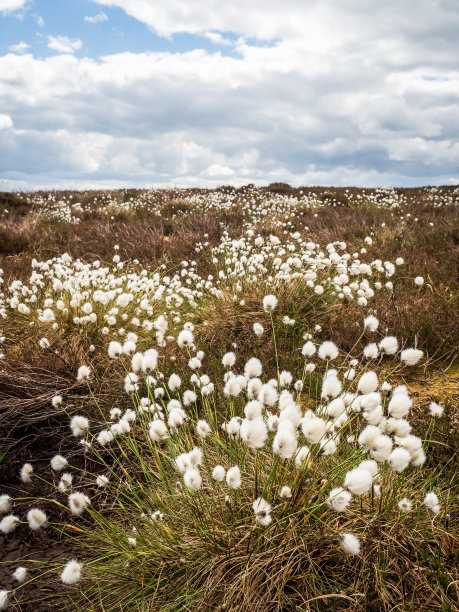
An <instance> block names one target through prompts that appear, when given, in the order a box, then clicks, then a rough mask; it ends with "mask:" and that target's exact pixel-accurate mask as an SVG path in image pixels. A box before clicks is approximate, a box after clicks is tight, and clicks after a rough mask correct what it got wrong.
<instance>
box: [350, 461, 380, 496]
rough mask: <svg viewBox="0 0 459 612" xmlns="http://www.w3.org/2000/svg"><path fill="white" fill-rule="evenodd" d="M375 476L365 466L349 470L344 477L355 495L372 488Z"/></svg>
mask: <svg viewBox="0 0 459 612" xmlns="http://www.w3.org/2000/svg"><path fill="white" fill-rule="evenodd" d="M372 482H373V478H372V476H371V474H370V472H369V471H368V470H365V469H363V468H360V467H358V468H354V469H353V470H350V471H349V472H347V474H346V476H345V478H344V486H345V487H346V489H348V490H349V491H350V492H351V493H352V494H353V495H363V494H364V493H367V492H368V491H369V490H370V488H371V483H372Z"/></svg>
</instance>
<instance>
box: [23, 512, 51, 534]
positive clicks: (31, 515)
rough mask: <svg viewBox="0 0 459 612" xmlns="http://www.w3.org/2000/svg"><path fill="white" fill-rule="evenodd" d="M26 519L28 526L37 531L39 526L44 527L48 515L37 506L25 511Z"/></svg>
mask: <svg viewBox="0 0 459 612" xmlns="http://www.w3.org/2000/svg"><path fill="white" fill-rule="evenodd" d="M27 520H28V521H29V527H30V529H32V530H33V531H38V530H39V529H40V528H41V527H45V526H46V523H47V522H48V517H47V516H46V514H45V513H44V512H43V510H40V509H39V508H32V509H31V510H29V511H28V513H27Z"/></svg>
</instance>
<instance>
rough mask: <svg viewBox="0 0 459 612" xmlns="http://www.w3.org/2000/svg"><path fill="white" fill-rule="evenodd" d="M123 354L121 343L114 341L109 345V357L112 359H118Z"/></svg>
mask: <svg viewBox="0 0 459 612" xmlns="http://www.w3.org/2000/svg"><path fill="white" fill-rule="evenodd" d="M122 352H123V346H122V344H121V342H116V341H114V340H113V341H112V342H110V344H109V345H108V356H109V357H110V359H118V357H119V356H120V355H121V353H122Z"/></svg>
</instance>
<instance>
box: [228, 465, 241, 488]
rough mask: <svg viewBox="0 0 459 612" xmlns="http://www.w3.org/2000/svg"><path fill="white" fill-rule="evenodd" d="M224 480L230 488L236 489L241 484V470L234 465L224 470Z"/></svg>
mask: <svg viewBox="0 0 459 612" xmlns="http://www.w3.org/2000/svg"><path fill="white" fill-rule="evenodd" d="M226 482H227V484H228V486H229V487H231V489H238V488H239V487H240V486H241V483H242V479H241V470H240V469H239V466H237V465H235V466H234V467H232V468H230V469H229V470H228V471H227V472H226Z"/></svg>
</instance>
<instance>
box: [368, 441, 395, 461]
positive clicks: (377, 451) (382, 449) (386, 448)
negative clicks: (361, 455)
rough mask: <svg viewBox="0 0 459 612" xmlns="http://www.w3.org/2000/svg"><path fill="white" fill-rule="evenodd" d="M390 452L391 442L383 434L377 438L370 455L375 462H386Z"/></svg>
mask: <svg viewBox="0 0 459 612" xmlns="http://www.w3.org/2000/svg"><path fill="white" fill-rule="evenodd" d="M391 451H392V440H391V438H389V436H386V435H384V434H382V435H380V436H378V437H377V438H376V440H375V441H374V443H373V446H372V448H371V449H370V455H371V456H372V457H373V459H376V461H379V462H380V463H382V462H383V461H386V460H387V458H388V457H389V455H390V453H391Z"/></svg>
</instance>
